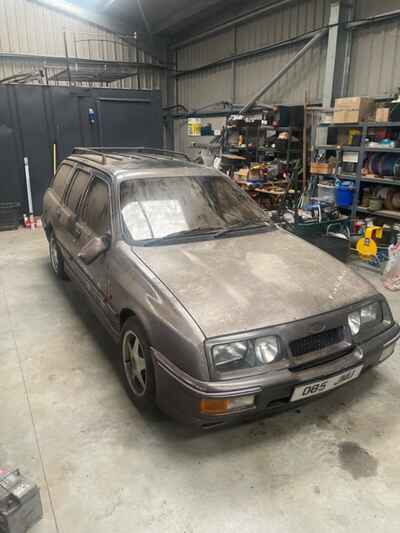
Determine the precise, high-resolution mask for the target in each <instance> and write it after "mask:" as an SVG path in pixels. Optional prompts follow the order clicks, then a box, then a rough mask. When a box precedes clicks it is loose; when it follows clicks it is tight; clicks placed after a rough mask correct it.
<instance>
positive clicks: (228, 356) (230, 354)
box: [212, 341, 249, 368]
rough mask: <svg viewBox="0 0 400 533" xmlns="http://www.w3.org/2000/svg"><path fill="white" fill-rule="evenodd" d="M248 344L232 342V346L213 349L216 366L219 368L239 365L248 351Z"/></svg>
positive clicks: (225, 345) (220, 346) (219, 346)
mask: <svg viewBox="0 0 400 533" xmlns="http://www.w3.org/2000/svg"><path fill="white" fill-rule="evenodd" d="M248 348H249V346H248V342H247V341H245V342H232V343H230V344H219V345H217V346H214V348H213V349H212V355H213V360H214V365H215V366H216V367H217V368H221V367H224V366H226V365H233V366H235V365H237V364H239V365H240V363H241V362H242V361H243V359H244V358H245V356H246V353H247V351H248Z"/></svg>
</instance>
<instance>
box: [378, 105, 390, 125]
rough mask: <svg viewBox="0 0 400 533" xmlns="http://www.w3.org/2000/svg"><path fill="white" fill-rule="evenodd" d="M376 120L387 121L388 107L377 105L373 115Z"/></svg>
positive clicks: (388, 116) (388, 117)
mask: <svg viewBox="0 0 400 533" xmlns="http://www.w3.org/2000/svg"><path fill="white" fill-rule="evenodd" d="M375 120H376V122H389V120H390V109H389V108H388V107H378V109H377V110H376V115H375Z"/></svg>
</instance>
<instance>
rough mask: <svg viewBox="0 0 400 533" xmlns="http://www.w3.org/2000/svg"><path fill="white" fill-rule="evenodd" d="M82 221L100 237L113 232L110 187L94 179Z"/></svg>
mask: <svg viewBox="0 0 400 533" xmlns="http://www.w3.org/2000/svg"><path fill="white" fill-rule="evenodd" d="M82 220H83V221H84V222H85V223H86V224H87V226H88V227H89V228H90V229H91V230H92V231H93V232H94V233H95V234H96V235H98V236H99V237H101V236H102V235H105V234H106V233H108V232H110V231H111V212H110V197H109V190H108V185H107V184H106V183H105V182H104V181H103V180H101V179H99V178H96V177H95V178H94V179H93V181H92V183H91V184H90V187H89V191H88V194H87V196H86V201H85V208H84V210H83V214H82Z"/></svg>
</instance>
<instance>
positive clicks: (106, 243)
mask: <svg viewBox="0 0 400 533" xmlns="http://www.w3.org/2000/svg"><path fill="white" fill-rule="evenodd" d="M110 244H111V238H110V236H109V235H104V236H103V237H93V239H90V241H89V242H87V243H86V244H85V246H84V247H83V248H82V250H81V251H80V252H79V254H78V257H79V259H81V260H82V261H83V262H84V263H85V265H91V264H92V263H93V261H96V259H97V258H98V257H99V256H100V255H101V254H104V253H105V252H106V251H107V250H108V249H109V248H110Z"/></svg>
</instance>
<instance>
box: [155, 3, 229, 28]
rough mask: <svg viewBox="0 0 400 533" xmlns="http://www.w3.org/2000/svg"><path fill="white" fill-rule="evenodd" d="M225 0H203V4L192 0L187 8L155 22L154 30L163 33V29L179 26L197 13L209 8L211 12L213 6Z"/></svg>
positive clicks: (208, 10)
mask: <svg viewBox="0 0 400 533" xmlns="http://www.w3.org/2000/svg"><path fill="white" fill-rule="evenodd" d="M222 1H223V0H206V1H205V0H203V2H201V4H199V3H197V2H194V1H192V3H191V4H190V6H188V7H187V8H185V9H179V10H177V11H175V12H174V13H172V14H171V15H169V16H168V17H167V18H165V19H163V20H162V21H161V22H159V23H158V24H155V25H154V26H153V32H154V33H161V32H163V31H167V30H170V29H171V28H174V27H176V26H178V25H179V24H182V23H183V22H184V21H185V20H188V19H190V18H192V17H194V16H196V15H199V14H200V13H202V12H204V11H206V10H207V12H208V13H209V12H210V9H211V8H214V7H215V5H216V4H221V3H222Z"/></svg>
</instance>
